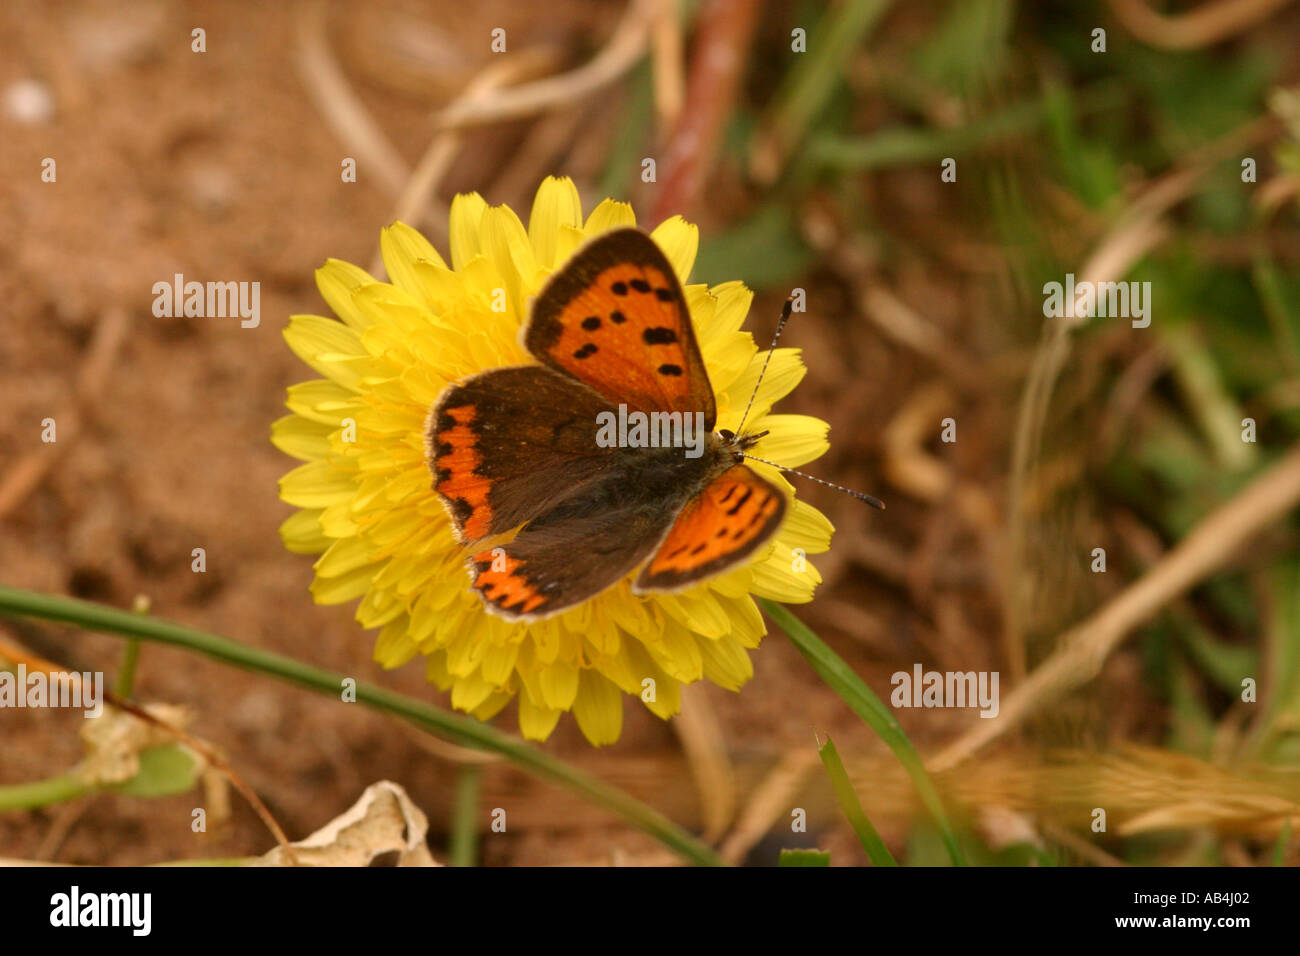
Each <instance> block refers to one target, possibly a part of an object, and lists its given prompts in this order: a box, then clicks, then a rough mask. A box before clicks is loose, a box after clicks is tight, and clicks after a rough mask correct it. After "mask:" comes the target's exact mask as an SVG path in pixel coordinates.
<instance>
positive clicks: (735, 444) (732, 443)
mask: <svg viewBox="0 0 1300 956" xmlns="http://www.w3.org/2000/svg"><path fill="white" fill-rule="evenodd" d="M766 434H767V432H766V431H761V432H750V433H749V434H742V435H737V434H736V433H735V432H733V431H731V430H730V429H727V428H719V429H718V440H719V441H720V442H722V447H724V448H725V449H727V450H728V451H729V452H731V453H732V454H733V455H734V456H735V458H736V461H740V460H741V459H742V458H744V457H745V454H744V453H745V452H747V451H749V449H751V448H753V447H754V446H755V445H757V444H758V440H759V439H760V438H762V437H763V436H764V435H766Z"/></svg>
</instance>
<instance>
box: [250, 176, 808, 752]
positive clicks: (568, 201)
mask: <svg viewBox="0 0 1300 956" xmlns="http://www.w3.org/2000/svg"><path fill="white" fill-rule="evenodd" d="M629 225H635V217H634V216H633V213H632V208H631V207H630V206H629V205H627V204H626V203H620V202H615V201H613V200H610V199H606V200H605V201H604V202H602V203H601V204H600V205H598V206H597V207H596V208H595V209H594V210H593V211H592V212H591V214H590V215H589V216H588V217H587V218H586V220H585V221H584V220H583V218H582V209H581V205H580V202H579V199H578V191H577V189H576V188H575V186H574V184H573V182H572V181H571V180H569V179H567V178H562V179H556V178H548V179H547V180H546V181H545V182H543V183H542V185H541V187H540V188H539V189H538V190H537V196H536V198H535V200H534V202H533V209H532V215H531V216H530V217H529V222H528V227H527V228H525V227H524V225H523V223H521V222H520V221H519V218H518V216H516V215H515V213H514V212H512V211H511V210H510V209H509V208H507V207H505V206H489V205H487V203H486V202H484V200H483V199H482V198H481V197H480V196H479V195H478V194H477V193H471V194H469V195H460V196H457V197H456V199H455V201H454V202H453V203H452V206H451V265H450V266H448V265H447V264H446V262H445V261H444V260H443V258H442V257H441V256H440V255H439V254H438V253H437V251H436V250H435V249H434V248H433V246H432V245H431V244H430V243H429V241H428V240H427V239H425V238H424V237H423V236H421V235H420V234H419V233H418V232H416V231H415V230H414V229H412V228H411V227H409V226H407V225H404V224H402V223H400V222H399V223H394V224H393V225H392V226H390V227H389V228H387V229H385V230H384V231H383V234H382V237H381V250H382V253H383V259H384V267H385V268H386V270H387V272H388V276H389V281H388V282H380V281H378V280H376V279H374V278H372V277H371V276H370V275H368V274H367V273H366V272H364V271H362V270H361V269H359V268H357V267H356V266H353V265H349V264H347V263H345V262H339V261H337V260H333V259H331V260H329V261H327V262H326V263H325V265H324V266H323V267H322V268H321V269H319V270H317V273H316V282H317V285H318V286H319V288H320V292H321V295H322V296H323V297H324V298H325V301H326V302H328V303H329V305H330V307H331V308H332V309H333V310H334V312H335V313H336V314H337V315H338V317H339V318H340V319H342V321H341V322H338V321H335V320H334V319H331V318H323V317H321V316H315V315H295V316H293V317H292V318H291V319H290V321H289V326H288V328H287V329H286V330H285V332H284V337H285V339H286V340H287V341H288V343H289V347H290V348H292V349H293V351H294V352H295V353H296V354H297V355H298V356H299V357H300V358H301V359H302V360H303V361H304V362H306V363H307V364H308V365H309V366H311V367H312V368H313V369H314V370H315V371H317V372H318V373H320V374H321V375H323V376H324V378H321V379H316V380H314V381H310V382H304V383H302V384H300V385H294V386H292V387H291V388H290V389H289V391H288V401H287V404H288V406H289V409H290V410H291V411H292V412H293V414H291V415H288V416H286V417H285V418H282V419H280V420H279V421H277V422H276V423H275V425H274V427H273V429H272V441H273V442H274V443H275V445H276V447H277V448H279V449H281V450H282V451H284V452H285V453H286V454H288V455H291V456H293V457H294V458H297V459H300V460H301V461H303V462H304V464H302V465H299V466H298V467H296V468H294V469H293V470H292V471H290V472H289V473H288V474H287V475H285V477H284V478H283V479H282V480H281V481H280V496H281V497H282V498H283V499H284V500H285V501H286V502H288V503H289V504H291V505H294V506H295V507H297V508H299V509H301V510H299V511H297V512H296V513H295V514H294V515H293V516H292V517H290V518H289V519H288V520H287V521H285V523H284V525H283V526H282V527H281V529H280V532H281V537H282V538H283V539H284V543H285V545H286V546H287V547H288V548H289V549H290V550H291V551H295V552H298V553H304V554H320V558H319V559H317V561H316V563H315V565H314V567H315V572H316V573H315V580H314V581H313V583H312V586H311V592H312V595H313V596H314V598H315V600H316V601H317V602H318V603H321V604H338V603H342V602H346V601H351V600H353V599H356V598H360V599H361V602H360V605H359V606H358V608H357V615H356V616H357V620H358V621H360V622H361V624H362V625H363V626H365V627H368V628H380V629H381V630H380V632H379V638H378V641H377V643H376V646H375V659H376V660H377V661H379V662H380V663H381V664H382V665H383V666H385V667H397V666H399V665H401V664H404V663H406V662H407V661H409V660H410V659H411V658H412V657H414V656H415V655H416V654H424V655H425V656H426V657H427V660H428V664H427V666H428V677H429V680H430V681H432V682H433V683H435V684H437V685H438V686H439V687H440V688H442V689H443V690H450V691H451V702H452V705H453V706H454V707H456V708H458V709H460V710H464V711H468V712H470V713H472V714H474V715H475V716H476V717H478V718H479V719H481V720H487V719H489V718H491V717H492V716H493V715H495V714H496V713H497V712H498V711H500V710H501V708H502V707H504V706H505V705H506V703H508V702H509V701H510V699H511V698H513V697H516V696H517V697H518V698H519V727H520V730H521V731H522V732H523V734H524V736H525V737H528V738H531V739H534V740H543V739H545V738H546V737H547V736H549V735H550V733H551V731H552V730H553V729H554V728H555V724H556V721H557V720H558V719H559V717H560V714H561V713H563V712H564V711H566V710H572V711H573V714H574V717H575V718H576V719H577V721H578V726H579V727H580V728H581V730H582V732H583V733H584V734H585V735H586V737H587V739H588V740H590V741H591V742H592V743H593V744H605V743H611V742H613V741H615V740H617V739H618V736H619V733H620V731H621V729H622V724H623V694H633V695H636V697H637V699H639V700H641V701H643V702H644V703H645V706H646V707H648V708H649V709H650V710H651V711H652V712H654V713H655V714H657V715H659V716H660V717H663V718H667V717H670V716H671V715H672V714H674V713H676V712H677V710H678V708H679V706H680V702H681V685H682V684H688V683H690V682H692V681H696V680H699V679H700V678H704V679H706V680H711V681H713V682H714V683H716V684H719V685H721V686H723V687H727V688H729V689H732V690H736V689H738V688H739V687H740V686H741V685H742V684H744V683H745V681H747V680H748V679H749V678H750V677H751V676H752V675H753V667H752V665H751V663H750V660H749V655H748V653H747V651H748V650H749V649H751V648H754V647H757V646H758V643H759V640H760V639H761V638H762V636H763V633H764V625H763V620H762V617H761V616H760V614H759V611H758V608H757V606H756V605H755V603H754V600H753V598H752V597H751V595H758V596H762V597H768V598H772V599H774V600H777V601H784V602H804V601H808V600H810V599H811V598H812V593H813V590H814V589H815V588H816V586H817V585H818V584H819V583H820V581H821V577H820V575H818V573H817V571H816V569H815V568H814V567H813V566H812V565H811V564H809V563H807V562H806V560H805V557H804V556H805V555H807V554H814V553H818V552H822V551H825V550H826V549H827V548H828V547H829V546H830V538H831V531H832V528H831V524H830V522H829V521H828V520H827V519H826V518H825V516H823V515H822V514H821V513H820V512H819V511H817V510H816V509H815V508H813V507H811V506H810V505H808V504H805V503H804V502H801V501H798V500H795V499H794V497H793V489H792V488H791V487H790V485H789V483H788V482H787V481H785V479H784V478H783V477H782V475H781V473H780V472H779V471H777V470H776V469H774V468H770V467H767V466H765V465H761V464H755V463H751V465H752V467H754V468H755V469H756V470H758V471H759V472H761V473H762V474H763V475H764V476H765V477H767V478H768V479H769V480H771V481H773V482H775V483H776V484H777V485H778V486H780V487H782V488H784V489H785V490H786V491H787V493H788V494H789V495H790V498H791V507H790V508H789V509H788V515H787V518H786V520H785V523H784V524H783V525H782V527H781V530H780V531H779V533H778V534H777V535H776V536H775V537H774V538H773V539H772V541H771V542H770V543H769V544H768V545H767V546H766V547H764V548H761V549H760V550H759V551H758V552H756V554H755V556H754V558H753V560H751V561H750V562H749V563H747V564H745V565H742V566H739V567H736V568H733V569H731V570H730V571H728V572H726V573H723V574H721V575H719V576H718V577H715V578H711V579H709V580H707V581H705V582H702V583H700V584H698V585H695V586H694V587H692V588H690V589H688V590H685V591H682V592H679V593H674V594H662V593H659V594H643V595H637V594H633V593H632V591H631V588H630V579H628V580H624V581H621V582H620V583H619V584H618V585H616V586H614V587H612V588H610V589H608V590H607V591H605V592H603V593H601V594H599V595H597V596H596V597H595V598H593V599H591V600H590V601H587V602H586V603H584V604H581V605H578V606H576V607H573V608H570V609H569V610H567V611H565V612H563V613H560V614H557V615H555V616H554V617H551V618H547V619H545V620H541V621H535V622H510V621H506V620H503V619H502V618H500V617H497V616H495V615H493V614H489V613H487V611H486V610H485V609H484V605H483V603H482V601H481V600H480V599H479V597H478V595H477V594H476V593H475V592H473V591H472V590H471V589H470V586H469V577H468V575H467V573H466V568H465V557H466V552H465V549H464V548H463V547H462V546H460V545H458V544H457V543H456V541H455V538H454V536H453V535H452V532H451V530H450V526H449V524H448V518H447V514H446V511H445V510H444V508H443V505H442V503H441V501H440V500H439V498H438V495H437V493H436V492H434V490H433V488H432V476H431V474H430V471H429V467H428V464H427V462H426V460H425V422H426V419H427V418H428V415H429V409H430V408H431V406H433V404H434V403H435V402H436V401H437V399H438V395H439V393H440V392H441V391H442V390H443V389H444V388H445V387H446V386H447V385H448V384H450V383H453V382H456V381H458V380H460V379H462V378H464V377H465V376H468V375H471V374H473V373H475V372H480V371H483V370H485V369H489V368H496V367H499V366H504V365H519V364H524V363H530V362H533V361H534V360H533V359H532V358H531V357H530V356H529V355H528V354H527V353H526V352H525V351H524V350H523V348H522V347H521V346H520V344H519V341H518V332H519V328H520V325H521V324H522V323H523V322H524V320H525V319H526V314H525V311H524V309H523V308H521V307H520V304H521V303H527V302H528V301H529V300H530V297H531V296H532V295H534V294H535V293H536V292H537V291H538V289H539V288H540V287H541V285H542V284H543V282H544V281H545V280H546V278H547V276H548V275H550V274H551V273H552V272H553V271H554V270H555V269H556V268H558V267H560V266H562V265H563V264H564V262H565V260H566V259H567V258H568V257H569V256H570V255H571V254H572V253H573V252H574V250H576V249H577V248H578V246H579V245H581V244H582V243H583V242H584V241H585V240H587V239H589V238H591V237H592V236H595V235H597V234H599V233H602V232H605V231H606V230H609V229H612V228H616V227H620V226H629ZM651 236H652V237H653V238H654V240H655V242H657V243H658V245H659V247H660V248H661V249H662V250H663V251H664V253H665V255H666V256H667V257H668V260H669V261H670V262H671V263H672V264H673V266H674V268H675V269H676V271H677V273H678V276H679V277H680V279H681V280H682V283H683V285H684V286H685V289H686V298H687V302H688V304H689V306H690V310H691V318H692V321H693V322H694V324H695V329H696V333H697V336H698V338H699V344H700V349H701V351H702V352H703V355H704V361H705V364H706V365H707V367H708V372H709V379H710V381H711V383H712V385H713V389H714V392H715V395H716V398H717V407H718V420H717V428H719V429H723V428H726V429H732V430H735V429H736V428H737V426H738V425H739V424H740V421H739V419H740V416H741V414H742V412H743V411H744V407H745V404H746V402H747V401H748V400H749V396H750V392H751V391H752V390H753V387H754V382H755V381H756V380H757V379H758V376H759V370H760V368H761V367H762V364H763V355H762V354H759V352H758V350H757V348H756V347H755V344H754V340H753V338H752V336H750V335H749V333H747V332H741V331H740V326H741V324H742V323H743V322H744V319H745V315H746V313H747V312H748V311H749V305H750V300H751V299H752V293H751V292H750V291H749V290H748V289H746V288H745V286H744V285H743V284H741V283H740V282H727V283H724V284H722V285H718V286H714V287H713V288H708V287H706V286H704V285H687V284H686V280H687V277H688V276H689V274H690V271H691V266H692V264H693V263H694V260H695V253H696V249H697V247H698V245H699V232H698V230H697V229H696V227H695V226H693V225H691V224H689V223H687V222H685V221H684V220H683V219H682V218H681V217H680V216H675V217H673V218H672V219H669V220H667V221H665V222H663V223H661V224H660V225H659V226H658V227H657V228H656V229H655V230H654V231H653V232H652V233H651ZM501 289H504V290H505V296H504V304H505V310H504V311H494V309H493V307H494V305H495V306H497V307H498V308H499V307H500V304H501V302H502V296H501V295H500V293H499V292H497V290H501ZM804 372H805V369H804V366H803V363H802V362H801V361H800V359H799V351H798V350H797V349H788V348H783V349H778V350H777V351H776V353H775V355H774V356H773V358H772V362H771V365H770V367H769V368H768V370H767V374H766V375H765V376H764V377H763V379H762V384H761V386H760V388H759V390H758V396H757V398H756V399H755V401H754V407H753V410H752V411H751V412H750V416H749V420H748V422H746V425H747V428H746V431H749V430H750V429H751V427H752V430H753V431H754V432H761V431H767V432H768V434H767V436H766V437H764V438H763V439H761V440H760V441H759V443H758V444H757V445H756V446H755V447H754V449H753V454H755V455H757V456H759V457H762V458H767V459H770V460H772V461H775V462H778V463H780V464H782V465H785V466H788V467H795V466H798V465H801V464H803V463H805V462H808V461H811V460H812V459H814V458H816V457H818V456H819V455H821V454H822V453H823V452H825V451H826V449H827V447H828V445H827V442H826V432H827V425H826V423H825V422H823V421H821V420H820V419H817V418H812V417H809V416H805V415H773V414H770V413H769V409H770V408H771V406H772V404H773V403H774V402H775V401H776V400H778V399H780V398H781V397H783V396H784V395H786V394H787V393H789V392H790V390H791V389H793V388H794V387H795V385H797V384H798V382H799V380H800V379H801V378H802V377H803V375H804ZM651 682H653V683H651Z"/></svg>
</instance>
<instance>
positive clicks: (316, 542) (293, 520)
mask: <svg viewBox="0 0 1300 956" xmlns="http://www.w3.org/2000/svg"><path fill="white" fill-rule="evenodd" d="M280 540H281V541H283V542H284V546H285V547H286V548H288V549H289V550H290V551H292V552H293V553H294V554H319V553H320V552H322V551H324V550H325V549H326V548H328V547H329V546H330V545H331V544H332V543H333V539H332V538H330V537H328V536H327V535H326V534H325V533H324V532H323V531H322V530H321V526H320V509H319V508H306V509H303V510H302V511H295V512H294V513H293V514H291V515H290V516H289V517H288V518H286V519H285V520H284V523H283V524H281V525H280Z"/></svg>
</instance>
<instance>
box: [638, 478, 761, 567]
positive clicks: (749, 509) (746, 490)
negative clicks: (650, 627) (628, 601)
mask: <svg viewBox="0 0 1300 956" xmlns="http://www.w3.org/2000/svg"><path fill="white" fill-rule="evenodd" d="M785 509H786V502H785V495H784V494H783V493H782V492H781V490H780V489H779V488H777V487H776V486H775V485H773V484H772V483H771V482H770V481H767V480H766V479H764V478H760V477H759V476H758V475H757V474H755V473H754V471H753V470H752V469H750V468H748V467H746V466H745V465H733V466H732V467H731V468H729V469H727V471H725V472H723V473H722V474H721V475H719V476H718V477H717V478H715V479H713V481H711V482H710V483H709V484H708V485H707V486H705V488H704V490H703V491H702V492H700V494H698V495H697V496H696V497H695V498H694V499H692V500H691V501H690V502H688V503H687V505H686V506H685V507H684V508H682V511H681V514H679V515H678V516H677V520H676V521H675V522H674V523H673V526H672V528H671V529H670V530H669V532H668V536H667V537H666V538H664V540H663V543H662V544H660V545H659V549H658V550H657V551H656V552H655V555H654V557H653V558H651V559H650V563H649V564H647V565H646V566H645V568H644V569H643V570H642V571H641V574H640V575H639V576H638V577H637V580H636V583H635V584H634V586H633V590H635V591H668V590H673V589H676V588H680V587H682V586H684V585H687V584H691V583H693V582H695V581H699V580H701V579H702V578H707V577H710V576H712V575H714V574H718V573H720V572H722V571H725V570H726V569H728V568H730V567H732V566H733V565H735V564H739V563H740V562H741V561H743V560H745V559H746V558H748V557H749V556H750V555H751V554H753V553H754V552H755V551H756V550H757V549H758V548H759V547H760V546H761V545H763V544H764V543H765V542H767V541H768V540H769V539H770V538H771V537H772V535H774V534H775V533H776V530H777V528H779V527H780V526H781V519H782V518H784V517H785Z"/></svg>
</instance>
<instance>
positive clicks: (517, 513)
mask: <svg viewBox="0 0 1300 956" xmlns="http://www.w3.org/2000/svg"><path fill="white" fill-rule="evenodd" d="M610 410H611V409H610V406H609V404H608V403H607V402H606V401H605V400H604V399H603V398H601V397H600V396H599V395H597V394H596V393H595V392H593V391H592V390H591V389H589V388H584V387H583V386H582V385H580V384H578V383H577V382H575V381H573V379H571V378H568V377H567V376H564V375H559V374H557V373H555V372H553V371H551V370H550V369H547V368H541V367H539V366H536V365H528V366H522V367H513V368H499V369H492V370H491V371H488V372H483V373H480V374H479V375H475V376H473V377H471V378H468V379H466V380H465V381H463V382H460V383H458V384H456V385H451V386H448V387H447V388H446V389H445V390H444V391H443V393H442V395H440V396H439V398H438V402H437V404H435V405H434V408H433V412H432V414H431V415H430V416H429V430H428V446H429V449H428V451H429V467H430V468H431V469H432V471H433V488H434V490H435V491H437V492H438V494H439V496H440V497H441V498H442V501H443V503H444V504H445V505H446V507H447V511H448V513H449V514H450V516H451V519H452V528H453V530H454V531H455V534H456V537H457V538H458V539H459V540H461V541H468V542H473V541H480V540H482V539H484V538H488V537H491V536H493V535H498V534H502V533H503V532H506V531H509V530H510V529H511V528H517V527H518V526H519V525H521V524H523V523H524V522H525V521H529V520H531V519H532V518H535V517H537V516H538V515H541V514H544V513H545V512H547V511H548V510H550V509H551V508H552V507H554V506H555V505H556V504H557V503H558V502H560V501H562V500H564V499H565V498H567V497H569V496H572V495H575V494H579V493H581V492H582V491H583V490H584V489H586V488H587V487H588V486H589V485H590V484H591V483H592V482H595V481H599V480H600V479H601V478H602V477H603V476H604V475H605V473H606V472H607V471H608V469H609V466H610V462H611V460H612V458H613V454H614V449H612V448H602V447H601V446H600V445H599V444H597V442H596V428H597V425H596V418H597V416H598V415H599V414H600V413H601V412H608V411H610Z"/></svg>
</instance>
